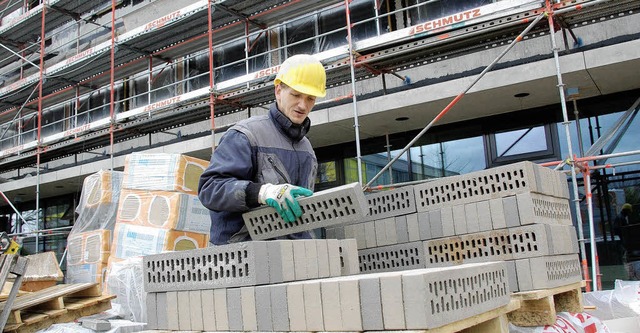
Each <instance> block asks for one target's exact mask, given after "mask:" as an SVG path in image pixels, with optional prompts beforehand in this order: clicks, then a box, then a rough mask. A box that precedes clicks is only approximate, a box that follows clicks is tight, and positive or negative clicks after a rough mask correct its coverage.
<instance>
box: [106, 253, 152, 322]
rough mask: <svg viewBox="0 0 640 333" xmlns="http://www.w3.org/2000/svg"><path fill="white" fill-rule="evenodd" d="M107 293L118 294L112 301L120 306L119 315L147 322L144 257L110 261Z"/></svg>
mask: <svg viewBox="0 0 640 333" xmlns="http://www.w3.org/2000/svg"><path fill="white" fill-rule="evenodd" d="M107 293H109V294H111V295H115V296H116V298H115V299H113V300H112V301H111V303H112V304H118V305H119V306H120V312H119V313H118V315H120V316H121V317H122V318H124V319H127V320H131V321H135V322H142V323H144V322H146V317H147V310H146V303H145V294H144V282H143V270H142V257H131V258H128V259H125V260H121V261H115V260H114V261H111V262H110V263H109V270H108V271H107ZM114 308H115V306H114Z"/></svg>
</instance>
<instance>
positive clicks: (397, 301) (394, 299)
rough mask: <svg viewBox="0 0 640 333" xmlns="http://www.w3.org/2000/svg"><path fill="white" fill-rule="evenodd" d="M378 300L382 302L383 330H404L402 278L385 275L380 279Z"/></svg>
mask: <svg viewBox="0 0 640 333" xmlns="http://www.w3.org/2000/svg"><path fill="white" fill-rule="evenodd" d="M380 299H381V300H382V320H383V323H384V329H385V330H404V329H406V324H405V319H404V305H403V304H404V303H403V300H402V276H400V275H386V276H381V277H380Z"/></svg>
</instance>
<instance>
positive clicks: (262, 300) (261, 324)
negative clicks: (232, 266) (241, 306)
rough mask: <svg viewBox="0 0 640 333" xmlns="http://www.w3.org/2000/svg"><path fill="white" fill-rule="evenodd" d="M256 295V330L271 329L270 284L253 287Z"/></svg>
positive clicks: (267, 330)
mask: <svg viewBox="0 0 640 333" xmlns="http://www.w3.org/2000/svg"><path fill="white" fill-rule="evenodd" d="M255 297H256V319H257V322H258V331H262V332H270V331H273V320H272V316H271V310H272V308H271V288H270V286H257V287H255Z"/></svg>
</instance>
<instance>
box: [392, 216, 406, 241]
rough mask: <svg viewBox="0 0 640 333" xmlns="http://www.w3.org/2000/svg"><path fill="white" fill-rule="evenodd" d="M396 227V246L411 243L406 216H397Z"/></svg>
mask: <svg viewBox="0 0 640 333" xmlns="http://www.w3.org/2000/svg"><path fill="white" fill-rule="evenodd" d="M394 224H395V227H396V244H401V243H408V242H409V231H408V227H407V217H406V216H404V215H403V216H396V217H395V221H394Z"/></svg>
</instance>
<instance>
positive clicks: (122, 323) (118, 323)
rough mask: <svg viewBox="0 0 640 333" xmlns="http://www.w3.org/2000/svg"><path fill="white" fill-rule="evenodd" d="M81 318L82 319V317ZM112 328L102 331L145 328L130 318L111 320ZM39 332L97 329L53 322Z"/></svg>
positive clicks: (81, 332)
mask: <svg viewBox="0 0 640 333" xmlns="http://www.w3.org/2000/svg"><path fill="white" fill-rule="evenodd" d="M80 320H81V319H80ZM109 323H110V324H111V329H110V330H108V331H101V333H131V332H140V331H143V330H144V326H145V324H144V323H136V322H132V321H129V320H116V319H112V320H109ZM38 332H39V333H95V332H96V331H94V330H91V329H88V328H84V327H82V326H81V325H80V324H79V323H63V324H53V325H51V326H49V327H48V328H46V329H44V330H41V331H38Z"/></svg>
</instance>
